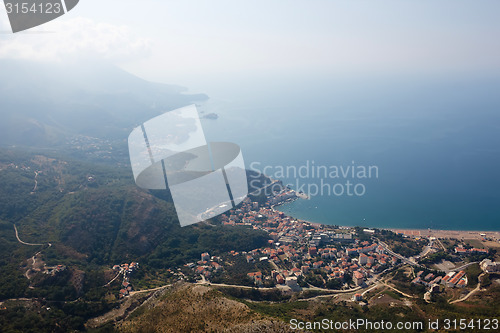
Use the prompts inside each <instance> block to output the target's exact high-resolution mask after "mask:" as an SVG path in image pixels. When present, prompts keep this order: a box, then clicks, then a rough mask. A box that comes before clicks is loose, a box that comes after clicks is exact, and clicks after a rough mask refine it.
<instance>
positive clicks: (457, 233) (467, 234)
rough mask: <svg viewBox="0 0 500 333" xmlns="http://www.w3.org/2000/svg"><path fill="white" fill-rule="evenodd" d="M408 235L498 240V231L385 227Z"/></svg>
mask: <svg viewBox="0 0 500 333" xmlns="http://www.w3.org/2000/svg"><path fill="white" fill-rule="evenodd" d="M387 230H391V231H393V232H396V233H402V234H405V235H408V236H417V237H418V236H420V237H436V238H456V239H479V240H481V239H483V238H488V239H493V240H494V241H499V240H500V232H499V231H470V230H435V229H413V230H412V229H387Z"/></svg>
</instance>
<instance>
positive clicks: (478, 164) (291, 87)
mask: <svg viewBox="0 0 500 333" xmlns="http://www.w3.org/2000/svg"><path fill="white" fill-rule="evenodd" d="M208 94H209V96H210V99H209V100H208V101H207V102H205V103H202V104H200V105H199V111H200V112H201V113H202V115H203V114H207V113H216V114H217V115H218V116H219V117H218V119H216V120H213V119H203V127H204V130H205V135H206V137H207V139H208V140H209V141H229V142H234V143H237V144H239V145H240V147H241V149H242V152H243V157H244V159H245V165H246V167H247V169H251V170H259V171H262V172H264V173H266V174H267V175H268V176H270V177H272V178H277V179H280V180H282V181H283V183H285V184H289V185H290V187H291V188H293V189H295V190H298V191H303V192H304V193H306V194H308V195H309V196H310V198H309V200H303V199H300V200H296V201H295V202H293V203H291V204H286V205H283V206H281V207H280V210H282V211H284V212H285V213H287V214H289V215H291V216H293V217H296V218H299V219H303V220H308V221H311V222H317V223H323V224H330V225H344V226H362V227H376V228H400V229H427V228H431V229H441V230H484V231H499V230H500V78H499V77H498V76H497V77H495V76H493V75H491V76H488V75H483V76H479V75H475V76H474V75H453V76H449V75H442V76H434V77H424V76H416V75H415V76H393V77H380V76H379V77H377V76H375V75H374V76H371V77H363V76H358V77H347V76H344V77H336V76H333V75H332V76H328V77H322V76H320V75H319V76H316V77H312V76H300V77H293V78H286V79H285V78H281V77H271V78H269V77H267V78H264V77H260V78H259V77H255V78H254V79H247V80H241V81H236V82H232V83H231V84H226V85H224V84H222V85H220V86H217V87H216V88H213V89H212V91H210V90H209V91H208Z"/></svg>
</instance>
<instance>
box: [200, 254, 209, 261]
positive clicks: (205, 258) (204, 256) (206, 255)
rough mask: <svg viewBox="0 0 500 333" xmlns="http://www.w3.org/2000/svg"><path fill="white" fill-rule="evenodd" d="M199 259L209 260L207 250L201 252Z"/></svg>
mask: <svg viewBox="0 0 500 333" xmlns="http://www.w3.org/2000/svg"><path fill="white" fill-rule="evenodd" d="M201 260H202V261H209V260H210V254H208V253H207V252H205V253H202V254H201Z"/></svg>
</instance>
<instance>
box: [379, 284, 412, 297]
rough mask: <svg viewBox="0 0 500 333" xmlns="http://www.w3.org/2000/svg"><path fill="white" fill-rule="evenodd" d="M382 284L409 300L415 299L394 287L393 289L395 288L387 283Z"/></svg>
mask: <svg viewBox="0 0 500 333" xmlns="http://www.w3.org/2000/svg"><path fill="white" fill-rule="evenodd" d="M382 283H383V284H384V285H385V286H387V287H389V288H391V289H392V290H394V291H396V292H398V293H400V294H401V295H403V296H405V297H408V298H413V296H411V295H408V294H406V293H404V292H402V291H401V290H399V289H396V288H394V287H393V286H391V285H388V284H387V283H385V282H382Z"/></svg>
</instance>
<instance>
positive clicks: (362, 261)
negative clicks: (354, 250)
mask: <svg viewBox="0 0 500 333" xmlns="http://www.w3.org/2000/svg"><path fill="white" fill-rule="evenodd" d="M367 262H368V256H367V255H366V254H364V253H361V254H360V255H359V259H358V263H359V264H360V265H366V263H367Z"/></svg>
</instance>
